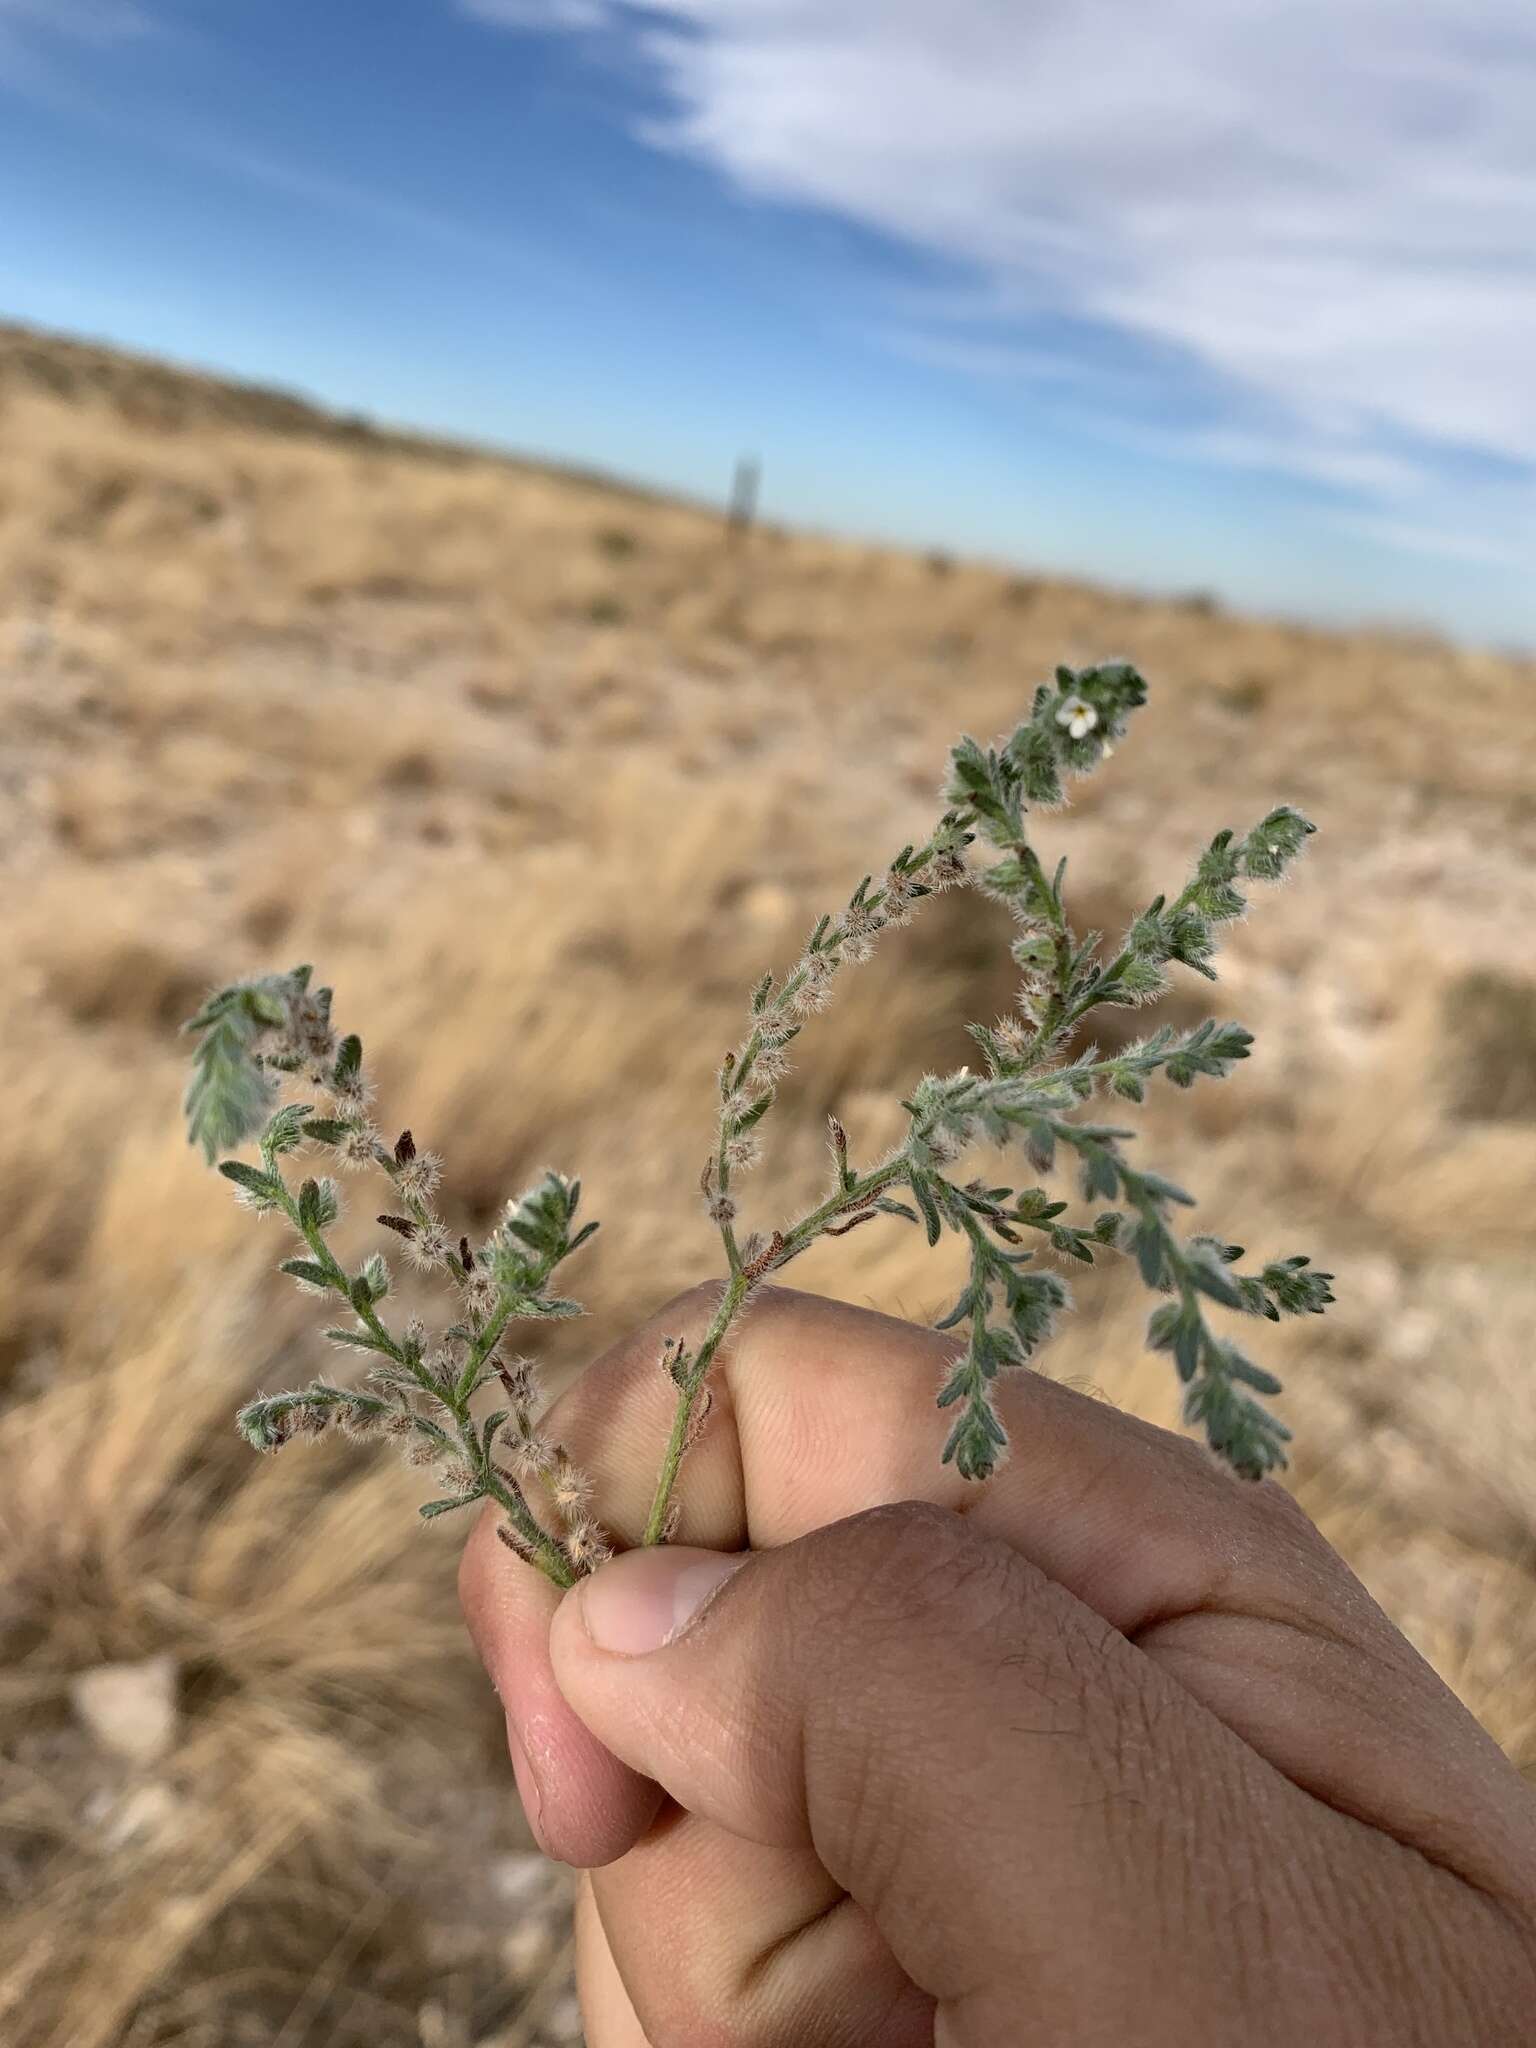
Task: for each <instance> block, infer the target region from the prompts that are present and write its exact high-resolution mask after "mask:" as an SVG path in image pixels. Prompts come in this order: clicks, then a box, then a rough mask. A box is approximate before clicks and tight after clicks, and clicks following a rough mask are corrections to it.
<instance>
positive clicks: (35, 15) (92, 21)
mask: <svg viewBox="0 0 1536 2048" xmlns="http://www.w3.org/2000/svg"><path fill="white" fill-rule="evenodd" d="M151 26H152V24H151V21H150V18H149V16H148V15H147V14H146V13H145V12H144V10H143V8H141V7H136V6H135V5H134V4H133V0H0V51H3V50H4V49H5V48H6V47H7V45H8V44H10V45H12V46H18V47H19V45H20V38H21V31H23V30H28V31H30V32H31V33H32V34H33V35H34V36H36V37H37V38H38V39H39V40H41V38H42V37H43V36H45V35H52V36H61V37H66V38H68V39H69V40H70V41H73V42H83V43H118V42H122V41H124V40H125V39H127V38H128V37H131V36H141V35H147V34H148V33H149V31H150V28H151Z"/></svg>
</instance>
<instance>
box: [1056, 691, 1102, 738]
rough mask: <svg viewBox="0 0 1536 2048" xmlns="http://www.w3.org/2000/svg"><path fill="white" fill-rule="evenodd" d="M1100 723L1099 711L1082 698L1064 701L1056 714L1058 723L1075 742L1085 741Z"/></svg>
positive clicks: (1071, 698) (1069, 698) (1070, 698)
mask: <svg viewBox="0 0 1536 2048" xmlns="http://www.w3.org/2000/svg"><path fill="white" fill-rule="evenodd" d="M1098 722H1099V714H1098V713H1097V711H1095V710H1094V708H1093V706H1092V705H1091V704H1087V703H1085V702H1084V701H1083V699H1082V698H1081V697H1068V698H1066V699H1064V700H1063V702H1062V703H1061V705H1060V706H1059V708H1058V709H1057V712H1056V723H1057V724H1058V725H1064V726H1065V727H1066V729H1067V731H1068V732H1069V733H1070V734H1071V735H1072V737H1073V739H1075V740H1080V739H1085V738H1086V737H1087V735H1088V734H1089V733H1091V732H1092V731H1093V728H1094V727H1095V726H1096V725H1097V724H1098Z"/></svg>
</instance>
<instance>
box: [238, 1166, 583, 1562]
mask: <svg viewBox="0 0 1536 2048" xmlns="http://www.w3.org/2000/svg"><path fill="white" fill-rule="evenodd" d="M273 1178H274V1179H275V1180H277V1181H278V1182H279V1185H282V1177H281V1175H279V1174H275V1173H274V1175H273ZM281 1201H282V1206H283V1211H284V1213H285V1215H286V1216H287V1218H288V1220H289V1222H290V1223H291V1224H292V1225H293V1227H294V1229H295V1230H297V1231H298V1233H299V1235H300V1236H301V1237H302V1238H303V1239H304V1242H305V1243H306V1244H307V1245H308V1246H309V1248H310V1250H311V1251H312V1252H313V1253H314V1255H315V1258H316V1260H317V1262H318V1263H319V1264H320V1265H321V1266H322V1267H323V1268H324V1269H325V1273H326V1276H327V1278H328V1279H329V1280H330V1282H331V1285H332V1286H333V1287H334V1288H335V1289H336V1291H337V1293H338V1294H340V1295H342V1296H343V1297H344V1298H345V1299H346V1300H347V1301H348V1302H350V1303H351V1306H352V1311H353V1313H354V1314H355V1315H356V1316H357V1318H358V1320H359V1321H360V1322H362V1323H363V1324H364V1325H366V1327H367V1329H368V1331H369V1333H370V1334H371V1335H372V1336H373V1337H374V1339H375V1340H376V1341H377V1343H378V1344H379V1346H380V1348H381V1349H382V1350H383V1351H384V1353H385V1354H386V1356H388V1357H389V1358H392V1359H393V1360H394V1362H395V1364H396V1365H398V1366H400V1367H402V1368H403V1369H404V1370H405V1371H406V1372H408V1373H409V1374H410V1375H411V1377H412V1379H414V1380H415V1382H416V1384H417V1385H418V1386H419V1387H420V1388H421V1390H422V1392H423V1393H424V1394H426V1395H427V1396H428V1398H429V1399H431V1400H433V1401H437V1402H439V1403H440V1404H441V1405H442V1406H444V1407H445V1408H447V1410H448V1412H449V1414H450V1415H451V1416H452V1417H453V1421H454V1425H455V1427H456V1428H457V1430H458V1434H459V1441H460V1443H461V1444H462V1446H463V1448H464V1451H465V1454H466V1455H467V1457H468V1459H469V1464H470V1469H471V1470H472V1471H473V1473H474V1474H475V1477H476V1479H477V1480H478V1482H479V1484H480V1486H481V1488H482V1490H483V1491H484V1492H485V1493H486V1494H487V1495H489V1497H490V1498H491V1499H492V1500H494V1501H495V1502H496V1504H497V1506H498V1507H500V1508H502V1509H503V1510H504V1511H505V1513H506V1514H507V1516H508V1518H509V1519H510V1520H511V1522H512V1524H513V1525H514V1527H515V1528H516V1530H517V1532H518V1534H519V1535H520V1536H521V1537H522V1538H523V1540H524V1542H525V1543H527V1544H528V1546H529V1547H530V1549H531V1550H532V1551H533V1554H534V1555H533V1562H534V1563H535V1564H537V1565H538V1567H539V1569H540V1571H542V1572H543V1573H544V1575H545V1577H546V1578H549V1579H552V1580H553V1581H554V1583H555V1584H556V1585H557V1586H560V1587H562V1588H564V1587H567V1586H574V1585H575V1583H576V1574H575V1572H574V1571H573V1570H572V1569H571V1564H570V1560H569V1559H568V1558H567V1557H566V1555H565V1552H564V1551H563V1550H562V1549H561V1548H560V1546H559V1544H558V1543H556V1541H555V1540H554V1538H553V1537H552V1536H550V1535H548V1534H547V1533H546V1531H545V1530H543V1529H541V1528H540V1526H539V1524H538V1522H537V1521H535V1519H534V1516H533V1513H532V1510H531V1509H530V1508H529V1506H528V1503H527V1501H526V1500H524V1499H523V1497H522V1495H521V1493H520V1492H518V1491H517V1490H516V1489H515V1488H513V1487H509V1486H508V1485H507V1484H506V1482H505V1481H504V1480H503V1479H502V1478H501V1476H500V1474H499V1473H498V1472H497V1470H496V1467H495V1464H494V1463H493V1461H492V1459H491V1456H490V1453H489V1452H488V1451H486V1450H484V1449H482V1447H481V1444H480V1439H479V1433H478V1431H477V1430H476V1428H475V1425H474V1421H473V1418H472V1417H471V1415H470V1412H469V1402H468V1399H467V1397H465V1396H463V1395H461V1394H459V1393H457V1392H455V1393H454V1394H452V1395H450V1394H448V1393H447V1392H445V1390H444V1389H443V1388H442V1387H440V1386H438V1384H437V1383H436V1381H435V1380H434V1379H433V1378H432V1376H431V1375H430V1373H428V1372H427V1371H426V1369H425V1367H424V1366H422V1365H421V1364H420V1362H419V1361H418V1360H417V1359H415V1358H413V1357H412V1356H411V1355H410V1353H409V1352H408V1351H406V1349H405V1348H404V1346H403V1345H401V1344H398V1343H396V1341H395V1339H394V1338H393V1336H391V1334H390V1332H389V1330H388V1328H387V1327H386V1325H385V1324H384V1323H383V1321H382V1320H381V1319H380V1317H379V1316H378V1314H377V1313H376V1312H375V1310H374V1309H372V1308H371V1307H359V1306H358V1304H357V1303H356V1302H355V1301H353V1300H352V1294H351V1289H350V1288H349V1287H348V1285H347V1276H346V1274H345V1272H344V1271H343V1270H342V1268H341V1266H340V1265H338V1264H337V1261H336V1257H335V1254H334V1253H333V1252H332V1250H331V1248H330V1246H329V1245H328V1244H327V1243H326V1241H325V1237H324V1235H323V1233H322V1232H321V1230H320V1228H319V1226H318V1225H308V1226H306V1225H305V1224H304V1223H302V1222H301V1221H300V1220H299V1205H298V1203H297V1202H295V1201H294V1200H293V1198H292V1196H291V1195H290V1194H289V1193H288V1192H287V1189H286V1187H284V1189H283V1194H282V1197H281ZM509 1314H510V1311H509V1312H508V1315H509ZM508 1315H503V1316H502V1317H501V1319H500V1322H499V1323H496V1324H495V1325H494V1332H493V1333H492V1330H491V1329H490V1328H489V1327H488V1329H487V1330H486V1331H482V1332H481V1336H480V1339H479V1340H477V1345H476V1347H475V1348H474V1349H473V1350H472V1353H471V1356H472V1358H473V1361H474V1363H475V1365H476V1366H478V1365H479V1364H481V1363H483V1361H484V1359H485V1357H486V1355H487V1354H488V1353H489V1351H490V1350H491V1348H492V1346H493V1345H494V1344H495V1342H496V1339H497V1337H499V1336H500V1335H501V1331H502V1329H503V1328H504V1327H505V1326H506V1323H507V1321H508ZM487 1336H489V1342H487V1341H485V1340H486V1338H487Z"/></svg>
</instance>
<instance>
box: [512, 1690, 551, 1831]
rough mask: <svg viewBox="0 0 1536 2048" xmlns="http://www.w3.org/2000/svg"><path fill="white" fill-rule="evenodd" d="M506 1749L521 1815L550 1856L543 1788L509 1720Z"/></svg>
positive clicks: (520, 1738)
mask: <svg viewBox="0 0 1536 2048" xmlns="http://www.w3.org/2000/svg"><path fill="white" fill-rule="evenodd" d="M507 1749H508V1751H509V1752H510V1754H511V1757H512V1775H513V1777H514V1778H516V1780H517V1796H518V1798H519V1799H520V1800H521V1801H522V1802H523V1815H524V1818H525V1819H526V1820H527V1822H528V1827H529V1831H530V1833H531V1834H532V1836H533V1839H534V1840H535V1841H536V1842H537V1843H538V1845H539V1847H540V1848H541V1849H542V1850H543V1851H544V1854H545V1855H546V1856H550V1855H552V1854H553V1853H554V1852H553V1850H551V1848H550V1846H549V1841H548V1838H547V1837H546V1835H545V1833H544V1792H543V1788H542V1787H541V1786H540V1784H539V1778H538V1773H537V1772H536V1771H535V1770H534V1768H533V1765H532V1763H531V1762H530V1761H529V1757H528V1752H527V1750H526V1749H525V1748H524V1747H523V1741H522V1737H521V1736H520V1735H519V1734H518V1732H517V1730H516V1729H515V1728H514V1727H513V1726H512V1723H511V1720H510V1719H509V1720H508V1722H507Z"/></svg>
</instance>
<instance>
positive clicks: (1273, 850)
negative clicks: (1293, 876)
mask: <svg viewBox="0 0 1536 2048" xmlns="http://www.w3.org/2000/svg"><path fill="white" fill-rule="evenodd" d="M1316 830H1317V827H1316V826H1315V825H1314V824H1313V823H1312V821H1311V819H1310V818H1307V817H1304V816H1303V815H1302V813H1301V812H1300V811H1298V810H1296V809H1295V808H1294V807H1293V806H1292V805H1290V804H1280V805H1278V806H1277V808H1276V809H1274V810H1272V811H1271V812H1270V813H1269V815H1268V817H1266V818H1262V819H1261V820H1260V821H1259V823H1258V824H1257V825H1255V826H1254V828H1253V830H1252V831H1251V832H1250V833H1249V834H1248V837H1247V838H1246V839H1245V840H1244V841H1243V843H1242V848H1241V850H1240V852H1239V855H1238V860H1239V865H1240V867H1241V870H1242V872H1243V873H1244V874H1245V875H1248V876H1249V877H1251V879H1252V880H1254V881H1255V882H1273V881H1278V879H1279V878H1280V876H1281V875H1282V874H1284V872H1285V870H1286V869H1287V868H1288V867H1289V866H1290V864H1291V862H1292V861H1293V860H1294V859H1295V858H1296V856H1297V854H1298V853H1300V852H1301V849H1302V848H1303V847H1304V846H1305V845H1306V843H1307V841H1308V839H1309V838H1310V837H1311V836H1312V834H1313V833H1314V832H1315V831H1316Z"/></svg>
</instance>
